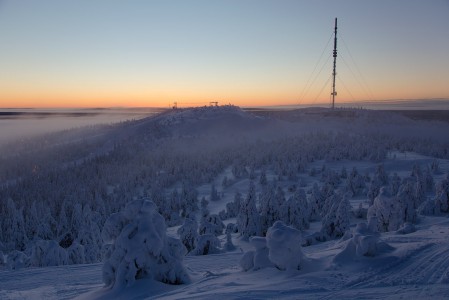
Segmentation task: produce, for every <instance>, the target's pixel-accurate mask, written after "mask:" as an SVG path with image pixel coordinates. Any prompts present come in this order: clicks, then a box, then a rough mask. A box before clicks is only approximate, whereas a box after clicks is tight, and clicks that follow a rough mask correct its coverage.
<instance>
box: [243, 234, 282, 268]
mask: <svg viewBox="0 0 449 300" xmlns="http://www.w3.org/2000/svg"><path fill="white" fill-rule="evenodd" d="M249 243H250V244H251V245H252V246H253V247H254V248H255V250H250V251H247V252H245V254H244V255H243V257H242V258H241V259H240V267H241V268H242V269H243V271H249V270H254V271H257V270H259V269H263V268H268V267H274V264H273V263H272V262H271V261H270V259H269V258H268V247H267V240H266V238H265V237H260V236H253V237H251V238H250V239H249Z"/></svg>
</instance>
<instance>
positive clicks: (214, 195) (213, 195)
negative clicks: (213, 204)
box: [210, 184, 220, 201]
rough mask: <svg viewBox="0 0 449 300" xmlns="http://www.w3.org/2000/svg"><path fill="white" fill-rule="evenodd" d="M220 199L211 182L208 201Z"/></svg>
mask: <svg viewBox="0 0 449 300" xmlns="http://www.w3.org/2000/svg"><path fill="white" fill-rule="evenodd" d="M218 200H220V196H219V195H218V191H217V189H216V188H215V184H212V186H211V190H210V201H218Z"/></svg>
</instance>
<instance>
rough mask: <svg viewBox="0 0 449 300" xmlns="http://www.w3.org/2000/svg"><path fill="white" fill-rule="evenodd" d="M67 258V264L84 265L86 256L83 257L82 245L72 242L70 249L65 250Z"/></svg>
mask: <svg viewBox="0 0 449 300" xmlns="http://www.w3.org/2000/svg"><path fill="white" fill-rule="evenodd" d="M66 251H67V256H68V259H69V264H71V265H76V264H84V263H86V256H85V254H84V253H85V250H84V247H83V246H82V245H80V244H79V243H78V242H76V241H75V242H73V243H72V244H71V245H70V247H68V248H67V249H66Z"/></svg>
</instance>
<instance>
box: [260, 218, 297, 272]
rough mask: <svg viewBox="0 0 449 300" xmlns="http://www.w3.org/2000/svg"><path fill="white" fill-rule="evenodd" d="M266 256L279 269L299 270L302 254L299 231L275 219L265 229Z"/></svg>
mask: <svg viewBox="0 0 449 300" xmlns="http://www.w3.org/2000/svg"><path fill="white" fill-rule="evenodd" d="M266 241H267V246H268V249H269V254H268V257H269V259H270V261H271V262H273V263H274V264H275V266H276V267H277V268H278V269H280V270H299V269H300V267H301V262H302V260H303V258H304V255H303V253H302V250H301V232H300V231H299V230H297V229H295V228H293V227H290V226H287V225H285V224H284V223H283V222H282V221H276V222H275V223H274V224H273V226H272V227H270V228H269V229H268V231H267V236H266Z"/></svg>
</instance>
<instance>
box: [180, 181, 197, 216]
mask: <svg viewBox="0 0 449 300" xmlns="http://www.w3.org/2000/svg"><path fill="white" fill-rule="evenodd" d="M180 203H181V216H183V217H186V216H189V215H191V214H192V213H194V212H196V211H198V191H197V190H196V189H195V188H194V187H192V186H191V185H190V184H189V183H187V182H183V183H182V189H181V195H180Z"/></svg>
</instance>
